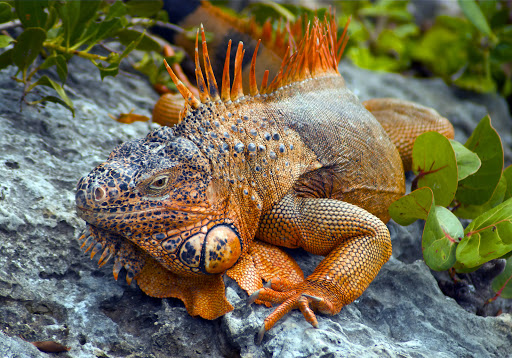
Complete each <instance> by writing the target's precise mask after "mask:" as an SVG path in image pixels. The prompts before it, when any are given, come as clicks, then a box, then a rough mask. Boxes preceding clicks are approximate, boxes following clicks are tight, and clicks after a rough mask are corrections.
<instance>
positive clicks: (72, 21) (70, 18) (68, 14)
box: [57, 1, 83, 48]
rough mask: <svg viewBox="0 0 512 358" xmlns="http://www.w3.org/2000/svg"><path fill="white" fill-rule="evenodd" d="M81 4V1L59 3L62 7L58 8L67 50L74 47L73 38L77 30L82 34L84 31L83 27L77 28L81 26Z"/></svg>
mask: <svg viewBox="0 0 512 358" xmlns="http://www.w3.org/2000/svg"><path fill="white" fill-rule="evenodd" d="M80 3H81V2H80V1H65V2H62V3H59V4H60V6H59V7H58V8H57V10H58V12H59V16H60V18H61V21H62V28H63V35H64V46H65V47H66V48H70V47H71V46H72V45H73V44H72V42H71V37H73V36H74V34H73V32H74V30H75V28H77V30H78V31H79V32H80V33H81V32H82V31H83V27H82V26H77V25H78V24H79V22H78V19H79V18H80ZM75 36H76V35H75Z"/></svg>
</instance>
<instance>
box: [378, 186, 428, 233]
mask: <svg viewBox="0 0 512 358" xmlns="http://www.w3.org/2000/svg"><path fill="white" fill-rule="evenodd" d="M433 200H434V194H433V193H432V190H431V189H430V188H420V189H417V190H414V191H413V192H412V193H410V194H408V195H405V196H403V197H401V198H400V199H398V200H396V201H395V202H393V203H392V204H391V205H390V206H389V209H388V211H389V215H391V218H392V219H393V220H395V221H396V222H397V223H398V224H400V225H402V226H407V225H410V224H412V223H413V222H415V221H416V220H417V219H423V220H426V219H427V217H428V213H429V211H430V208H431V206H432V202H433Z"/></svg>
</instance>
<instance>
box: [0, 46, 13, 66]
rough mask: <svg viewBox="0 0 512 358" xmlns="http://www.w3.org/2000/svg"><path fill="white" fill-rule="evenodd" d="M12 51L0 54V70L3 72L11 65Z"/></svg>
mask: <svg viewBox="0 0 512 358" xmlns="http://www.w3.org/2000/svg"><path fill="white" fill-rule="evenodd" d="M13 50H14V49H12V48H11V49H10V50H7V51H4V52H2V53H1V54H0V70H3V69H4V68H6V67H7V66H9V65H12V54H13V52H14V51H13Z"/></svg>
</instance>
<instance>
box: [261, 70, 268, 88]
mask: <svg viewBox="0 0 512 358" xmlns="http://www.w3.org/2000/svg"><path fill="white" fill-rule="evenodd" d="M268 74H269V71H268V70H265V72H264V73H263V79H262V80H261V89H260V90H261V93H265V92H266V90H267V82H268Z"/></svg>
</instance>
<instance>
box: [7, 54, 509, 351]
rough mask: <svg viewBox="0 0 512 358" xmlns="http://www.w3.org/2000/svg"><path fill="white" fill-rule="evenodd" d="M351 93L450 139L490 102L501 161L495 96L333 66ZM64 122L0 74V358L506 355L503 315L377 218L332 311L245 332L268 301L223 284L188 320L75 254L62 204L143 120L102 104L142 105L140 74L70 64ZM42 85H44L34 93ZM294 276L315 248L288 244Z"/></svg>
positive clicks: (69, 217)
mask: <svg viewBox="0 0 512 358" xmlns="http://www.w3.org/2000/svg"><path fill="white" fill-rule="evenodd" d="M342 68H343V73H344V75H345V78H346V80H347V82H348V84H349V87H350V88H352V89H356V93H357V94H358V95H359V96H360V97H361V99H366V98H370V97H376V96H394V97H400V98H406V99H411V100H416V101H418V102H420V103H422V104H425V105H429V106H432V107H435V108H437V109H438V111H439V112H440V113H442V114H443V115H445V116H447V117H448V118H449V119H450V120H452V121H453V123H454V124H455V125H456V126H457V133H458V138H459V139H463V138H464V137H465V136H467V134H468V133H469V132H470V131H471V130H472V128H473V127H474V126H475V124H476V122H477V121H478V120H479V119H480V118H481V117H483V115H485V113H486V112H487V111H491V112H492V114H491V116H492V118H493V123H494V125H495V126H496V128H498V131H499V132H500V134H501V135H502V136H503V137H504V139H505V143H506V146H507V150H508V155H509V156H508V162H510V143H511V138H510V131H509V130H508V129H507V128H510V125H511V124H512V122H511V119H510V116H509V115H508V114H507V109H506V105H505V104H504V102H503V101H502V100H501V99H499V98H497V97H495V96H474V95H472V96H471V97H470V98H469V99H468V97H467V94H463V95H462V94H461V93H458V92H456V91H454V90H453V89H450V88H448V87H446V86H445V85H444V84H443V83H442V82H441V81H439V80H428V81H424V80H411V79H404V78H402V77H400V76H397V75H390V74H376V73H373V72H369V71H363V70H359V69H356V68H352V67H351V66H350V65H348V64H343V65H342ZM70 73H71V78H70V85H71V86H72V88H73V89H74V95H73V101H74V104H75V106H76V117H75V118H72V117H71V115H70V113H69V111H67V110H66V109H64V108H62V107H59V106H57V105H54V104H48V105H47V106H46V107H39V108H34V107H27V106H25V105H24V106H23V111H22V112H21V113H20V111H19V109H20V96H21V89H20V86H19V85H18V84H17V83H15V82H14V81H12V79H11V77H10V76H12V75H13V74H14V69H12V68H11V69H8V70H4V71H3V72H1V73H0V81H1V83H2V84H3V85H2V87H1V88H0V98H2V101H0V322H1V326H0V356H1V357H47V356H48V355H47V354H45V353H40V352H39V351H38V350H37V349H35V348H34V346H33V345H31V344H30V343H28V342H27V341H29V342H30V341H45V340H53V341H57V342H59V343H62V344H64V345H66V346H69V347H70V348H71V349H70V351H69V352H63V353H59V354H57V355H56V356H58V357H132V358H134V357H199V356H205V357H208V356H209V357H238V356H242V357H305V356H314V357H338V356H339V357H404V356H408V357H433V356H435V357H469V356H478V357H505V356H506V355H507V354H510V352H512V319H511V316H510V315H509V314H503V315H501V316H499V317H487V318H483V317H479V316H476V315H474V314H472V313H469V312H467V311H465V310H464V309H462V308H461V307H460V306H459V305H457V303H455V301H454V300H452V299H450V298H447V297H445V296H444V295H443V294H442V293H441V291H440V289H439V288H438V285H437V283H436V281H435V280H434V279H433V277H432V275H431V273H430V271H429V270H428V268H427V267H426V266H425V265H424V263H423V262H422V261H419V260H418V259H420V258H421V252H420V249H419V238H420V235H421V231H420V230H421V225H420V224H414V225H411V226H410V227H408V228H402V227H399V226H397V225H394V224H389V227H390V230H391V232H392V236H393V248H394V256H393V258H392V259H391V260H390V261H389V263H387V264H386V265H384V267H383V269H382V271H381V273H380V274H379V275H378V277H377V279H376V280H375V281H374V282H373V283H372V284H371V286H370V288H369V289H368V290H367V291H366V292H365V293H364V294H363V295H362V296H361V298H359V299H358V300H357V301H356V302H354V303H353V304H351V305H349V306H347V307H345V308H344V309H343V310H342V312H341V313H340V314H338V315H336V316H334V317H330V316H322V315H319V324H320V329H314V328H312V327H311V326H310V325H309V324H308V323H306V321H305V320H304V319H303V317H302V315H301V313H300V312H298V311H295V312H292V313H291V314H289V315H288V316H286V318H284V319H283V320H281V321H280V322H279V323H278V324H277V326H276V327H275V328H274V329H272V330H271V331H270V332H268V333H267V334H266V335H265V338H264V340H263V343H262V344H261V345H259V346H257V345H255V343H254V338H255V335H256V333H257V332H258V329H259V327H260V325H261V324H262V322H263V319H264V318H265V316H266V315H267V314H268V313H269V312H270V310H269V309H267V308H265V307H261V306H255V305H253V306H247V305H246V304H245V299H246V297H247V295H246V294H245V293H244V292H242V291H241V290H240V289H239V288H238V287H237V286H236V285H235V284H233V282H227V289H226V293H227V295H228V299H229V300H230V301H231V302H232V303H233V304H234V305H235V306H236V308H235V310H234V311H233V312H231V313H228V314H227V315H225V316H224V317H222V318H220V319H217V320H214V321H206V320H203V319H199V318H193V317H190V316H189V315H188V314H187V313H186V311H185V308H184V306H183V304H182V303H181V302H180V301H178V300H175V299H163V300H161V299H154V298H150V297H148V296H145V295H144V294H143V293H142V292H141V291H140V290H139V289H138V288H136V287H135V285H133V284H132V287H130V286H128V285H127V284H126V283H125V282H124V280H123V279H120V280H119V281H118V282H116V281H115V280H114V279H113V277H112V273H111V270H112V264H111V263H110V264H107V265H105V266H104V267H102V268H98V267H97V265H96V263H95V261H90V260H89V259H88V257H87V256H86V255H84V254H82V252H81V251H80V249H79V245H78V242H77V240H76V237H77V236H78V234H79V232H80V230H81V229H82V228H83V226H84V223H83V222H81V220H79V219H78V218H77V217H76V215H75V213H74V188H75V185H76V182H77V180H78V178H79V177H81V176H82V175H84V174H86V173H88V172H89V171H90V170H91V169H92V168H93V167H94V166H95V165H97V164H98V163H100V162H102V161H103V160H104V159H105V158H106V157H107V156H108V154H109V153H110V151H111V150H112V149H113V148H114V147H115V146H116V145H117V144H119V143H121V142H123V141H126V140H128V139H132V138H135V137H140V136H143V135H144V134H145V133H146V132H147V131H148V128H149V125H148V124H146V123H136V124H134V125H122V124H119V123H116V122H114V121H112V120H111V119H110V118H109V117H108V113H112V114H116V113H119V112H127V111H129V110H130V109H132V108H135V110H136V112H137V113H146V114H147V113H148V112H149V111H150V110H151V106H152V104H153V103H154V101H155V100H156V98H157V96H156V95H155V94H154V93H153V92H152V90H151V88H150V87H149V85H148V84H147V83H146V82H145V81H144V80H142V79H140V78H133V77H125V76H120V77H119V78H116V79H112V78H107V79H105V80H104V81H103V82H101V81H100V80H99V74H98V73H97V71H96V69H95V68H94V67H92V66H91V65H89V64H87V63H85V62H83V61H75V62H73V63H72V65H71V66H70ZM42 91H45V89H42ZM296 257H297V258H298V260H299V262H300V264H301V265H302V266H303V267H304V268H305V271H306V273H307V272H310V271H311V270H312V269H313V268H314V266H315V265H316V263H317V262H318V261H319V258H318V257H313V256H311V255H308V254H306V253H304V252H298V253H296Z"/></svg>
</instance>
